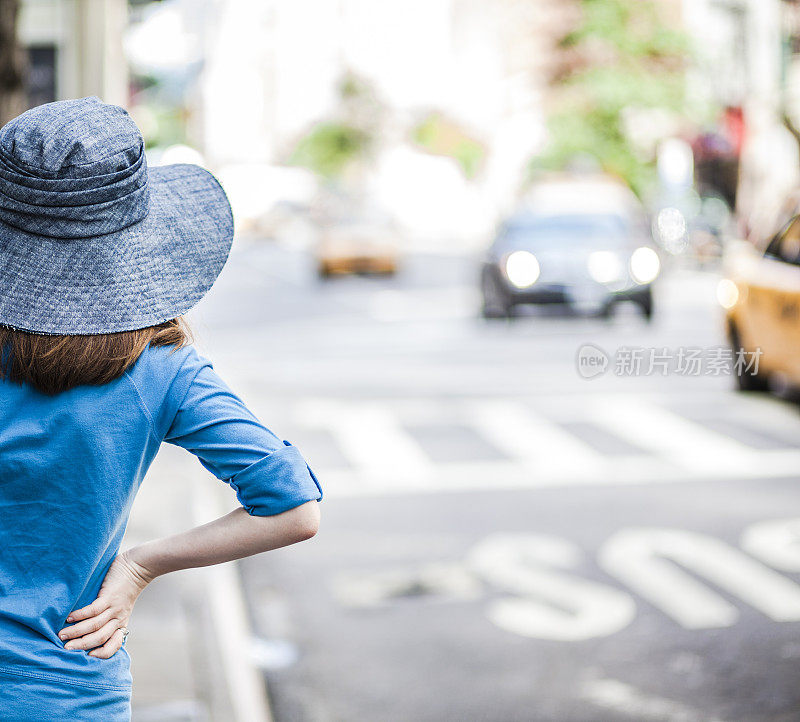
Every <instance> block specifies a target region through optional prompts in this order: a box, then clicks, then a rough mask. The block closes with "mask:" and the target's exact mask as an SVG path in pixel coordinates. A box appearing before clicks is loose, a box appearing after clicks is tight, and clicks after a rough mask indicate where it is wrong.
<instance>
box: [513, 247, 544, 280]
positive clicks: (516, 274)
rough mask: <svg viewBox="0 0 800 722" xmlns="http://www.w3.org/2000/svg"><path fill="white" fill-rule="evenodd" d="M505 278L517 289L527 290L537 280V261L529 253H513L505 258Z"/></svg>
mask: <svg viewBox="0 0 800 722" xmlns="http://www.w3.org/2000/svg"><path fill="white" fill-rule="evenodd" d="M506 276H507V277H508V280H509V281H511V283H513V284H514V285H515V286H516V287H517V288H527V287H528V286H532V285H533V284H534V283H536V279H538V278H539V261H537V260H536V256H534V255H533V254H532V253H531V252H530V251H514V252H513V253H510V254H509V255H508V258H506Z"/></svg>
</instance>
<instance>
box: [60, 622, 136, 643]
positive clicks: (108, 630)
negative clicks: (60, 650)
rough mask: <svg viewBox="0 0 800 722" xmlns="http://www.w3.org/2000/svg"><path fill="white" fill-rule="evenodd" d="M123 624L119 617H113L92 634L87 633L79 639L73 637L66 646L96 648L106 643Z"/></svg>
mask: <svg viewBox="0 0 800 722" xmlns="http://www.w3.org/2000/svg"><path fill="white" fill-rule="evenodd" d="M121 626H122V622H120V621H119V619H111V620H109V621H108V622H106V623H105V624H104V625H103V626H102V627H100V629H98V630H97V631H96V632H92V633H91V634H86V635H84V636H83V637H79V638H78V639H73V640H70V641H69V642H67V643H66V644H65V645H64V647H65V648H66V649H94V648H95V647H99V646H100V645H102V644H105V643H106V642H107V641H108V640H109V639H111V635H113V634H114V632H115V631H116V630H118V629H119V628H120V627H121Z"/></svg>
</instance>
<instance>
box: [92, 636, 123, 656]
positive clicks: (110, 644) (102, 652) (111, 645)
mask: <svg viewBox="0 0 800 722" xmlns="http://www.w3.org/2000/svg"><path fill="white" fill-rule="evenodd" d="M124 638H125V635H124V633H123V631H122V630H121V629H118V630H117V631H116V632H114V634H112V635H111V638H110V639H109V640H108V641H107V642H106V643H105V644H104V645H103V646H102V647H98V648H97V649H93V650H92V651H91V652H89V656H90V657H99V658H100V659H108V658H109V657H113V656H114V655H115V654H116V653H117V652H119V650H120V649H122V640H123V639H124Z"/></svg>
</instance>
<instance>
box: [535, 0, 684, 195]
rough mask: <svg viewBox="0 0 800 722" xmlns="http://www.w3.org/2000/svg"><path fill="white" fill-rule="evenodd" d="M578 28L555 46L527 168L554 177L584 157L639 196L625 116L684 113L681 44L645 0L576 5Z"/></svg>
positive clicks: (644, 169) (636, 159) (646, 170)
mask: <svg viewBox="0 0 800 722" xmlns="http://www.w3.org/2000/svg"><path fill="white" fill-rule="evenodd" d="M579 2H580V8H581V18H582V19H581V21H580V23H579V25H578V26H577V27H575V28H574V29H573V30H572V31H570V32H569V33H567V34H566V35H565V36H564V37H563V38H561V39H560V41H559V43H558V45H559V49H560V50H559V52H560V54H561V55H562V56H563V59H564V62H563V63H562V69H561V72H560V73H559V74H558V77H557V78H556V79H555V81H554V84H553V91H554V100H555V103H554V107H553V110H552V112H551V113H550V116H549V118H548V128H549V142H548V145H547V147H546V149H545V151H544V153H543V154H542V156H541V157H539V158H537V159H535V160H534V163H533V166H532V167H533V168H534V169H550V170H557V169H563V168H564V167H566V166H567V165H568V164H569V162H570V160H571V159H572V158H573V157H575V156H586V155H591V156H593V157H594V158H596V159H597V161H598V162H599V164H600V165H601V167H602V168H603V169H604V170H605V171H607V172H609V173H613V174H616V175H619V176H620V177H622V178H623V179H624V180H625V181H626V182H627V183H628V184H629V185H630V186H631V188H633V190H634V191H636V192H637V193H639V194H640V195H641V194H642V193H643V191H644V190H645V188H646V187H647V186H648V185H649V183H651V182H652V181H653V179H654V178H655V167H654V159H653V158H645V157H641V156H640V155H639V153H638V152H637V150H636V149H635V148H634V147H633V146H632V144H631V142H630V139H629V138H628V137H627V136H626V134H625V128H624V114H625V112H626V110H628V109H631V108H633V109H639V110H643V109H653V108H659V109H665V110H669V111H672V112H674V113H676V114H684V113H685V111H686V97H685V91H684V73H683V71H684V67H685V65H686V62H687V58H688V43H687V41H686V38H685V37H684V36H683V35H682V34H681V33H679V32H676V31H674V30H671V29H669V28H666V27H664V26H663V25H662V24H661V22H660V20H659V17H658V13H657V11H656V5H655V3H654V2H653V0H579Z"/></svg>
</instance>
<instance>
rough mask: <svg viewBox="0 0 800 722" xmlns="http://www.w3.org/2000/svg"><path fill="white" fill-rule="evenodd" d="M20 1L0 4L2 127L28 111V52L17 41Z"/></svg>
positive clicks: (3, 1)
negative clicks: (26, 90)
mask: <svg viewBox="0 0 800 722" xmlns="http://www.w3.org/2000/svg"><path fill="white" fill-rule="evenodd" d="M19 5H20V3H19V0H0V125H2V124H4V123H6V122H7V121H9V120H11V118H14V117H15V116H17V115H19V114H20V113H21V112H22V111H23V110H25V71H26V65H27V63H26V57H25V52H24V50H23V49H22V47H21V45H20V44H19V40H18V39H17V17H18V16H19Z"/></svg>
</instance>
